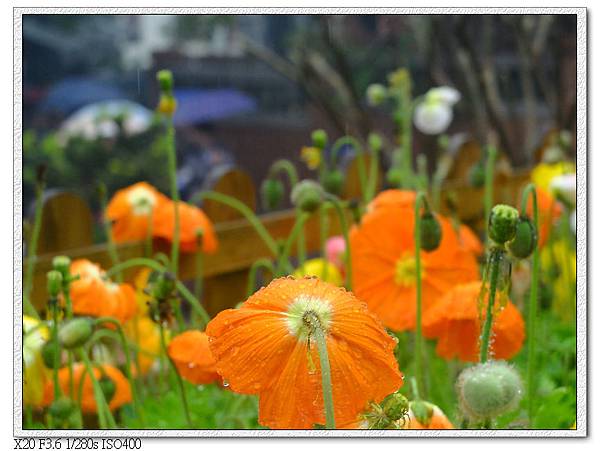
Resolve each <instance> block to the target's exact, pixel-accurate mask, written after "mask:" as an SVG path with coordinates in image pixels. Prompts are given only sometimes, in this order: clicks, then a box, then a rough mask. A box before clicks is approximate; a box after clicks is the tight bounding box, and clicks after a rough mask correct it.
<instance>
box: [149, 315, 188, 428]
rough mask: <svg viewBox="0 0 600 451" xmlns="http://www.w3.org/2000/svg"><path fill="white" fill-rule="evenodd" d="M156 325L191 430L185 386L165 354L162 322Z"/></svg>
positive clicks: (165, 352) (173, 363) (175, 367)
mask: <svg viewBox="0 0 600 451" xmlns="http://www.w3.org/2000/svg"><path fill="white" fill-rule="evenodd" d="M158 325H159V328H160V345H161V347H162V350H163V353H164V354H165V355H166V356H167V359H169V364H170V365H171V369H172V370H173V371H174V372H175V376H176V378H177V384H178V386H179V395H180V397H181V404H182V406H183V412H184V414H185V419H186V421H187V423H188V426H189V427H190V429H191V428H193V427H194V425H193V423H192V417H190V410H189V408H188V402H187V395H186V393H185V386H184V385H183V380H182V379H181V375H180V374H179V371H177V366H176V365H175V362H173V360H172V359H171V357H170V356H169V354H168V352H167V345H166V342H165V330H164V328H163V325H162V322H159V323H158Z"/></svg>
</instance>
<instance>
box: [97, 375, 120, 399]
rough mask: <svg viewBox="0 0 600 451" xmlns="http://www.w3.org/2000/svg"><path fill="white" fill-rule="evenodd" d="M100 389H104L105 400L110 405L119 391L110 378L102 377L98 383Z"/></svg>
mask: <svg viewBox="0 0 600 451" xmlns="http://www.w3.org/2000/svg"><path fill="white" fill-rule="evenodd" d="M98 384H99V385H100V388H101V389H102V393H103V394H104V398H105V399H106V402H107V403H110V401H111V399H113V396H115V392H116V391H117V386H116V385H115V383H114V382H113V380H112V379H111V378H110V377H107V376H102V377H101V378H100V380H99V381H98Z"/></svg>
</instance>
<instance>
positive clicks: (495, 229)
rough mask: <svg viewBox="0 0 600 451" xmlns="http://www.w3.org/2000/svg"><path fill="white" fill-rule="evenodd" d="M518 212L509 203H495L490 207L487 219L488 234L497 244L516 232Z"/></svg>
mask: <svg viewBox="0 0 600 451" xmlns="http://www.w3.org/2000/svg"><path fill="white" fill-rule="evenodd" d="M518 220H519V212H518V211H517V210H516V209H515V208H513V207H511V206H509V205H496V206H495V207H494V208H492V211H491V213H490V217H489V221H488V235H489V236H490V238H491V239H492V240H494V242H496V243H497V244H504V243H506V242H507V241H510V240H512V239H513V238H514V236H515V233H517V222H518Z"/></svg>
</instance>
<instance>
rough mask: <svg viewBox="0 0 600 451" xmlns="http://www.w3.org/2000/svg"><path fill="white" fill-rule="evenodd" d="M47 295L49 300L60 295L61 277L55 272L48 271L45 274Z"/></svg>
mask: <svg viewBox="0 0 600 451" xmlns="http://www.w3.org/2000/svg"><path fill="white" fill-rule="evenodd" d="M46 278H47V287H48V294H49V295H50V297H51V298H56V297H57V296H58V295H59V294H60V290H61V288H62V281H63V276H62V274H61V273H60V272H58V271H56V270H54V269H53V270H52V271H48V274H46Z"/></svg>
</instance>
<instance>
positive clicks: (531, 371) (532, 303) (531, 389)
mask: <svg viewBox="0 0 600 451" xmlns="http://www.w3.org/2000/svg"><path fill="white" fill-rule="evenodd" d="M529 197H531V201H532V207H533V226H534V228H535V230H536V233H538V230H539V228H538V227H539V224H538V222H539V213H538V205H537V194H536V191H535V185H534V184H533V183H530V184H529V185H527V186H526V187H525V190H524V191H523V196H522V199H521V215H526V214H527V200H528V198H529ZM539 272H540V251H539V243H537V242H536V244H535V248H534V249H533V257H532V269H531V287H530V288H529V314H528V317H527V337H528V338H527V411H528V413H529V421H530V423H531V422H532V421H533V414H534V400H535V381H536V377H535V340H536V322H537V304H538V298H537V292H538V278H539Z"/></svg>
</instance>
